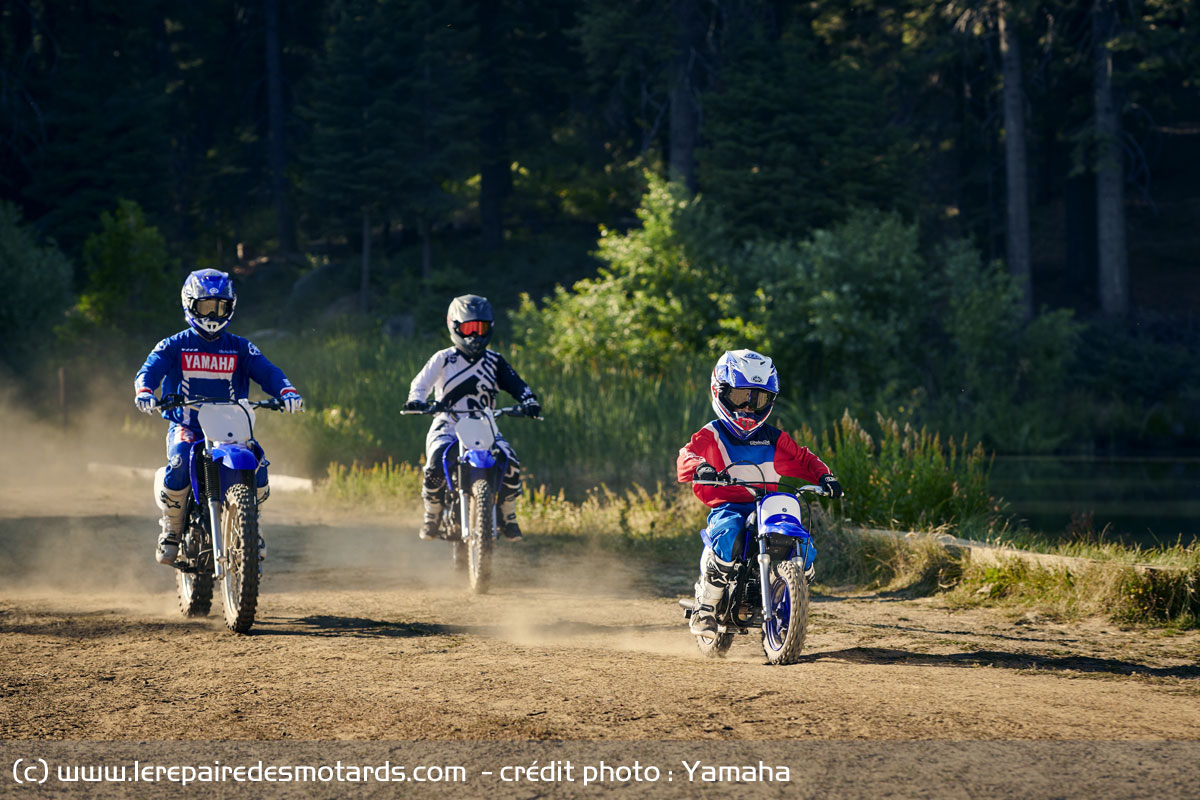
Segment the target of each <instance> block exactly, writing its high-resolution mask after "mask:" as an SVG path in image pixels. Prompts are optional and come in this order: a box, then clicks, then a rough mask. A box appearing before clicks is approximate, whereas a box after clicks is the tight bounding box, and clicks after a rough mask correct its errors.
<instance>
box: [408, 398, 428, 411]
mask: <svg viewBox="0 0 1200 800" xmlns="http://www.w3.org/2000/svg"><path fill="white" fill-rule="evenodd" d="M427 408H429V403H426V402H425V401H424V400H409V401H408V402H407V403H405V404H404V410H405V411H424V410H425V409H427Z"/></svg>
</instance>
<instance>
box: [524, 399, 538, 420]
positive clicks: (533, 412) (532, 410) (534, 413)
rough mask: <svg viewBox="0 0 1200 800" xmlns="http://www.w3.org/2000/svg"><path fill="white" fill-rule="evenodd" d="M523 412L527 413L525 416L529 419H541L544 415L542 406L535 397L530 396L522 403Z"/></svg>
mask: <svg viewBox="0 0 1200 800" xmlns="http://www.w3.org/2000/svg"><path fill="white" fill-rule="evenodd" d="M521 410H522V411H524V412H525V416H527V417H540V416H541V415H542V404H541V403H539V402H538V399H537V398H536V397H535V396H533V395H529V397H526V398H525V399H524V400H522V401H521Z"/></svg>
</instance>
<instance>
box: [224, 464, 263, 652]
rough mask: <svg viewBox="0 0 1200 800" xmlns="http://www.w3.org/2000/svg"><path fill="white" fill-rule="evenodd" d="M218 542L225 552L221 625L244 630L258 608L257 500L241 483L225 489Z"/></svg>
mask: <svg viewBox="0 0 1200 800" xmlns="http://www.w3.org/2000/svg"><path fill="white" fill-rule="evenodd" d="M221 544H222V546H223V547H222V549H223V550H224V554H225V564H224V570H223V571H222V577H221V599H222V600H223V601H224V605H225V625H226V627H228V628H229V630H231V631H234V632H236V633H246V632H248V631H249V630H250V626H251V625H253V624H254V612H255V610H256V609H257V608H258V504H257V503H256V502H255V500H254V493H253V492H252V491H251V489H250V487H249V486H246V485H245V484H242V483H239V484H235V485H233V486H230V487H229V490H228V491H227V492H225V508H224V509H222V511H221Z"/></svg>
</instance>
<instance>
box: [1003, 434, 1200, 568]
mask: <svg viewBox="0 0 1200 800" xmlns="http://www.w3.org/2000/svg"><path fill="white" fill-rule="evenodd" d="M991 489H992V494H993V495H995V496H998V497H1003V498H1004V499H1006V500H1007V501H1008V502H1009V505H1010V510H1011V511H1012V512H1013V513H1014V514H1015V515H1016V516H1017V517H1019V518H1020V519H1023V520H1025V521H1026V522H1027V523H1028V525H1029V527H1030V528H1031V529H1032V530H1035V531H1039V532H1041V533H1044V534H1046V535H1047V536H1051V537H1054V536H1061V535H1063V534H1065V532H1066V531H1067V528H1068V526H1069V525H1070V524H1071V520H1072V516H1073V515H1082V514H1087V513H1091V514H1092V526H1093V528H1094V530H1095V531H1097V532H1099V531H1101V530H1102V529H1104V527H1105V526H1108V531H1107V534H1106V535H1107V536H1108V537H1109V538H1112V539H1115V540H1118V541H1124V542H1128V543H1131V544H1132V543H1136V544H1140V545H1143V546H1155V545H1157V544H1173V543H1174V542H1175V541H1176V540H1177V539H1179V538H1182V540H1183V541H1184V542H1185V543H1187V542H1191V541H1194V540H1196V539H1198V538H1200V458H1170V457H1162V458H1107V459H1105V458H1082V457H1081V458H1062V457H1056V456H1044V457H1043V456H1007V457H1001V456H997V457H996V461H995V463H994V465H993V469H992V483H991Z"/></svg>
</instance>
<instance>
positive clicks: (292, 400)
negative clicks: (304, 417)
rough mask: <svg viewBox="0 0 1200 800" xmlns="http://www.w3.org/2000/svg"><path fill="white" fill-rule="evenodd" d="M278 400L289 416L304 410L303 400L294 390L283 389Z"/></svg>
mask: <svg viewBox="0 0 1200 800" xmlns="http://www.w3.org/2000/svg"><path fill="white" fill-rule="evenodd" d="M279 399H280V400H282V401H283V410H284V411H286V412H288V413H289V414H295V413H297V412H299V411H303V410H304V398H303V397H301V396H300V393H299V392H297V391H296V390H295V389H284V390H283V394H281V395H279Z"/></svg>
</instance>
